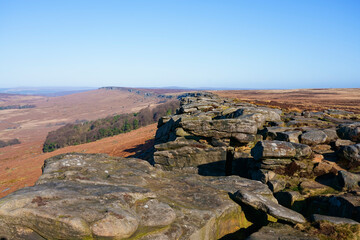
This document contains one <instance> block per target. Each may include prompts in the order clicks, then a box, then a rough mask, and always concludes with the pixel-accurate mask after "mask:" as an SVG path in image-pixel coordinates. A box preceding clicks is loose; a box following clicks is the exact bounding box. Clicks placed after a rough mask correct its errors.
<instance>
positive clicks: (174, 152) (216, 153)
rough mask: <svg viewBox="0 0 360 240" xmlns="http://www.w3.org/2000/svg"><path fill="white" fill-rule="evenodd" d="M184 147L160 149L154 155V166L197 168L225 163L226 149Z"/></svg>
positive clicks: (199, 145) (169, 168) (199, 146)
mask: <svg viewBox="0 0 360 240" xmlns="http://www.w3.org/2000/svg"><path fill="white" fill-rule="evenodd" d="M201 146H203V145H202V144H200V143H198V146H196V145H195V146H184V147H181V148H177V149H169V150H165V149H162V148H161V149H160V150H161V151H156V152H155V153H154V161H155V164H159V165H161V166H162V167H163V168H164V169H168V170H171V169H172V168H174V167H175V168H184V167H197V166H199V165H201V164H206V163H211V162H218V161H225V160H226V147H205V148H202V147H201Z"/></svg>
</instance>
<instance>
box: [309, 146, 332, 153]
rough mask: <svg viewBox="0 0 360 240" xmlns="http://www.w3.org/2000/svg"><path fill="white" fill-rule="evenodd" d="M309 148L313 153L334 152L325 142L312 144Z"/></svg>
mask: <svg viewBox="0 0 360 240" xmlns="http://www.w3.org/2000/svg"><path fill="white" fill-rule="evenodd" d="M311 149H312V150H313V152H314V153H318V154H325V153H333V152H334V150H332V149H331V146H330V145H327V144H319V145H315V146H312V147H311Z"/></svg>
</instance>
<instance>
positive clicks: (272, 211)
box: [235, 189, 306, 224]
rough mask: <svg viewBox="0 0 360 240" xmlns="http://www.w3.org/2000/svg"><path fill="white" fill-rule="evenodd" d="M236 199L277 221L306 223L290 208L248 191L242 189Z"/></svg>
mask: <svg viewBox="0 0 360 240" xmlns="http://www.w3.org/2000/svg"><path fill="white" fill-rule="evenodd" d="M235 199H236V200H238V201H240V202H242V203H244V204H246V205H249V206H251V207H253V208H254V209H256V210H261V211H264V212H265V213H267V214H269V215H270V216H273V217H275V218H277V219H281V220H284V221H287V222H291V223H295V224H296V223H304V222H306V220H305V218H304V217H303V216H302V215H301V214H299V213H297V212H295V211H293V210H291V209H288V208H285V207H283V206H281V205H279V204H278V203H276V202H274V201H271V200H269V199H268V198H266V197H263V196H261V195H259V194H254V193H253V192H250V191H248V190H246V189H240V190H239V191H237V192H236V193H235Z"/></svg>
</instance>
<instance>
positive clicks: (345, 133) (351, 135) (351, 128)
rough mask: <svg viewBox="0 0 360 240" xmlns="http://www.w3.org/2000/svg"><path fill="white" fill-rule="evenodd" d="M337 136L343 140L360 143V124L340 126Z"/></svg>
mask: <svg viewBox="0 0 360 240" xmlns="http://www.w3.org/2000/svg"><path fill="white" fill-rule="evenodd" d="M337 134H338V135H339V137H340V138H342V139H347V140H351V141H353V142H360V122H354V123H347V124H340V125H339V127H338V129H337Z"/></svg>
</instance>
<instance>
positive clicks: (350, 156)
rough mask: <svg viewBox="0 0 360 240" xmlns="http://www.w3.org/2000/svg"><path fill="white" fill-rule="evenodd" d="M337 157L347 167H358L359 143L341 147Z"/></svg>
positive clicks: (359, 158) (359, 159) (359, 160)
mask: <svg viewBox="0 0 360 240" xmlns="http://www.w3.org/2000/svg"><path fill="white" fill-rule="evenodd" d="M338 156H339V157H340V158H341V159H342V160H343V161H344V162H345V165H347V166H348V167H350V168H352V167H357V166H359V165H360V143H358V144H354V145H350V146H342V147H340V150H339V151H338Z"/></svg>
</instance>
